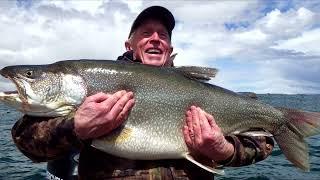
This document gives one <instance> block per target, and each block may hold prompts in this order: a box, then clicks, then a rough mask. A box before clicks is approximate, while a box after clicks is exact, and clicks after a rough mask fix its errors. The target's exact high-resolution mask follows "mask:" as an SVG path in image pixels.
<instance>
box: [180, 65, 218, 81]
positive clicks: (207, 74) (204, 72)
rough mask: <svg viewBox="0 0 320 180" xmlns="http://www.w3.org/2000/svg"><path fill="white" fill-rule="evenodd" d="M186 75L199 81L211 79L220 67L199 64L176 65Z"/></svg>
mask: <svg viewBox="0 0 320 180" xmlns="http://www.w3.org/2000/svg"><path fill="white" fill-rule="evenodd" d="M176 69H177V70H179V71H180V72H181V73H182V74H183V75H184V76H186V77H188V78H190V79H195V80H199V81H209V80H210V79H211V78H213V77H215V76H216V74H217V72H218V69H216V68H208V67H199V66H181V67H176Z"/></svg>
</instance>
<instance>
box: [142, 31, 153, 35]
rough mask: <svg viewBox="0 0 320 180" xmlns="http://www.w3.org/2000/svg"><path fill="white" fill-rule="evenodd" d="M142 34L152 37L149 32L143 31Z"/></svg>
mask: <svg viewBox="0 0 320 180" xmlns="http://www.w3.org/2000/svg"><path fill="white" fill-rule="evenodd" d="M142 34H143V35H144V36H150V35H151V33H150V32H149V31H143V32H142Z"/></svg>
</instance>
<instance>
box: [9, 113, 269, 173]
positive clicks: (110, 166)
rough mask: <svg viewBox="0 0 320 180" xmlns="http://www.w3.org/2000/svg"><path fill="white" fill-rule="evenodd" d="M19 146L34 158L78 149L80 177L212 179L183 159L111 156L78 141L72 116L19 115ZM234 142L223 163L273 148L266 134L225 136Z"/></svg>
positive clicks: (242, 161)
mask: <svg viewBox="0 0 320 180" xmlns="http://www.w3.org/2000/svg"><path fill="white" fill-rule="evenodd" d="M12 136H13V139H14V142H15V143H16V145H17V147H18V149H19V150H20V151H21V152H22V153H23V154H24V155H26V156H27V157H28V158H30V159H31V160H32V161H34V162H44V161H50V160H54V159H57V158H59V157H61V156H64V155H65V154H66V153H67V152H68V151H69V149H70V148H74V147H76V148H78V149H80V150H81V153H80V160H79V167H78V172H79V177H80V179H159V178H161V179H163V178H165V179H199V178H200V179H211V178H212V177H213V176H212V174H211V173H208V172H206V171H205V170H202V169H200V168H198V167H197V166H195V165H193V164H191V163H190V162H188V161H186V160H161V161H160V160H159V161H133V160H128V159H123V158H118V157H114V156H111V155H108V154H106V153H103V152H101V151H99V150H96V149H93V148H91V147H90V146H88V145H86V143H84V142H82V141H80V140H79V139H78V138H77V137H76V135H75V133H74V131H73V120H72V119H63V118H61V117H59V118H53V119H52V118H51V119H50V118H43V117H29V116H24V117H22V118H21V119H20V120H19V121H18V122H17V123H16V124H15V125H14V127H13V128H12ZM226 138H227V139H228V140H229V141H230V142H231V143H233V144H234V146H235V153H234V155H233V156H232V157H231V158H230V159H228V160H226V161H225V162H219V163H220V164H222V165H224V166H244V165H249V164H252V163H255V162H258V161H261V160H263V159H265V158H266V157H267V156H268V155H269V154H270V153H271V151H272V148H273V145H274V144H273V140H272V139H271V138H269V137H254V138H253V137H246V136H234V135H231V136H227V137H226Z"/></svg>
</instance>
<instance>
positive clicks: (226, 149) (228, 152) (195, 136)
mask: <svg viewBox="0 0 320 180" xmlns="http://www.w3.org/2000/svg"><path fill="white" fill-rule="evenodd" d="M183 135H184V139H185V142H186V144H187V146H188V148H189V150H190V151H191V152H192V153H196V154H199V155H202V156H205V157H207V158H210V159H211V160H213V161H215V162H219V161H224V160H227V159H228V158H230V157H231V156H232V155H233V153H234V146H233V144H231V143H230V142H228V141H227V140H226V139H225V137H224V135H223V133H222V131H221V129H220V128H219V126H218V125H217V124H216V122H215V120H214V118H213V116H212V115H210V114H208V113H206V112H205V111H203V110H202V109H200V108H199V107H195V106H191V107H190V109H189V110H187V112H186V122H185V125H184V127H183Z"/></svg>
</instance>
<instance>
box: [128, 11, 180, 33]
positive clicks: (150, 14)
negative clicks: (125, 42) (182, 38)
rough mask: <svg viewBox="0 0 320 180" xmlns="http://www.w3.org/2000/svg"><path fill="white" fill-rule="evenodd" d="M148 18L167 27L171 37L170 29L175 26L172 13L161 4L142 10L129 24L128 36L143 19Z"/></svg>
mask: <svg viewBox="0 0 320 180" xmlns="http://www.w3.org/2000/svg"><path fill="white" fill-rule="evenodd" d="M148 19H155V20H158V21H160V22H161V23H162V24H163V25H164V26H165V27H166V28H167V31H168V33H169V36H170V38H171V34H172V30H173V28H174V26H175V19H174V17H173V15H172V13H171V12H170V11H169V10H168V9H166V8H164V7H162V6H151V7H148V8H147V9H145V10H143V11H142V12H141V13H140V14H139V15H138V16H137V18H136V19H135V20H134V22H133V24H132V26H131V30H130V33H129V37H130V36H131V34H132V33H133V32H134V31H135V30H136V29H137V28H138V27H139V26H140V25H141V24H142V23H143V22H144V21H145V20H148Z"/></svg>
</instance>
